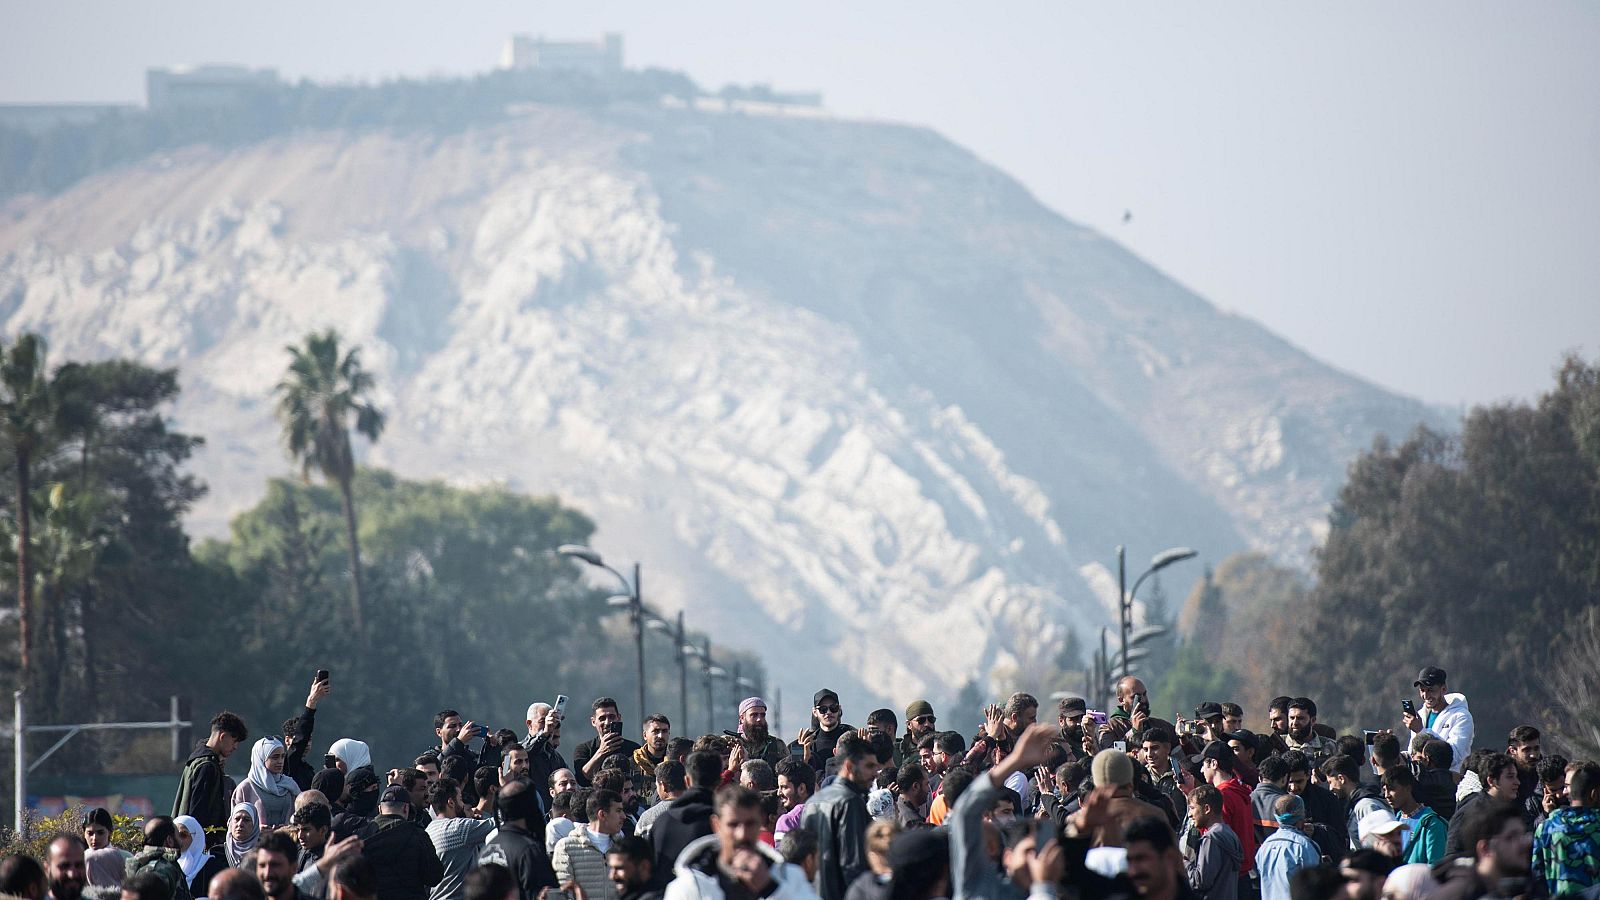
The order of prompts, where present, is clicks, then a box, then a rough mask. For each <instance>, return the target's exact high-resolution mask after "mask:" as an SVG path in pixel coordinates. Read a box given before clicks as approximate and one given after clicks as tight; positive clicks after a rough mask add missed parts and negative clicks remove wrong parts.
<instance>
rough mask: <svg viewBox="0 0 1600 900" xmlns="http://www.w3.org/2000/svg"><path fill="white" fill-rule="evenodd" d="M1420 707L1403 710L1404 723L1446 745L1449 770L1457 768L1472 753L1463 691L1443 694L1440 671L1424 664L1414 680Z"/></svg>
mask: <svg viewBox="0 0 1600 900" xmlns="http://www.w3.org/2000/svg"><path fill="white" fill-rule="evenodd" d="M1414 686H1415V687H1416V689H1417V696H1418V697H1420V698H1421V699H1422V709H1420V710H1417V711H1415V712H1408V713H1403V714H1402V715H1403V721H1404V722H1405V726H1406V727H1407V728H1409V729H1411V731H1412V732H1413V733H1416V734H1426V735H1431V736H1432V737H1436V738H1438V739H1439V740H1441V741H1444V742H1445V743H1446V744H1449V745H1450V751H1451V764H1450V767H1451V770H1452V771H1456V772H1459V771H1461V764H1462V763H1464V762H1466V759H1467V754H1469V753H1471V752H1472V713H1471V712H1470V711H1468V710H1467V698H1466V695H1465V694H1451V693H1447V688H1446V686H1445V673H1444V670H1443V669H1441V668H1439V667H1438V666H1428V667H1427V668H1426V669H1423V670H1422V671H1421V672H1419V673H1418V674H1417V680H1416V682H1414Z"/></svg>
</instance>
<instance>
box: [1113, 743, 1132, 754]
mask: <svg viewBox="0 0 1600 900" xmlns="http://www.w3.org/2000/svg"><path fill="white" fill-rule="evenodd" d="M1111 746H1113V747H1115V748H1117V749H1118V750H1121V751H1122V752H1123V753H1127V752H1128V742H1127V741H1112V742H1111Z"/></svg>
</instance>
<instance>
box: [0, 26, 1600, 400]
mask: <svg viewBox="0 0 1600 900" xmlns="http://www.w3.org/2000/svg"><path fill="white" fill-rule="evenodd" d="M1133 7H1135V5H1134V4H1106V3H1097V4H1067V3H1057V2H1050V3H1036V4H975V3H970V2H960V3H956V2H926V0H924V2H918V3H909V2H904V3H871V4H860V3H852V4H843V3H833V2H828V3H822V2H816V0H808V2H806V3H793V4H788V5H786V6H783V7H780V5H779V4H775V3H748V2H738V3H734V2H698V0H696V2H689V3H663V2H661V0H641V2H594V0H590V2H585V3H570V4H560V5H558V4H551V3H536V2H523V3H465V4H440V3H429V2H419V0H384V2H369V0H361V2H356V0H340V2H337V3H326V2H319V3H305V2H298V0H296V2H288V0H279V2H275V3H263V4H254V5H251V6H250V7H248V8H245V7H244V6H243V5H241V4H234V3H216V2H205V3H200V2H180V0H161V2H158V3H127V2H110V0H100V2H74V0H62V2H56V3H12V4H8V8H7V11H6V23H5V27H4V28H3V29H0V101H45V100H112V101H135V100H141V99H142V98H143V84H144V81H143V72H144V69H145V67H146V66H149V65H164V64H169V63H178V62H204V61H221V62H242V63H249V64H253V65H263V66H276V67H277V68H278V69H279V70H280V71H282V72H283V73H284V74H285V75H286V76H289V77H294V78H298V77H310V78H313V79H319V80H326V79H375V78H382V77H388V76H395V75H425V74H428V73H451V74H456V73H467V72H474V71H479V70H482V69H485V68H487V67H489V66H490V65H492V64H493V62H494V61H495V59H496V58H497V57H498V54H499V52H500V48H501V45H502V43H503V42H504V40H505V38H506V36H507V35H509V34H511V33H513V32H518V31H521V32H532V33H544V34H545V35H547V36H549V37H560V38H566V37H577V38H586V37H596V36H598V35H599V34H600V33H601V32H602V31H606V30H615V31H621V32H623V33H624V34H625V36H626V41H627V43H626V56H627V61H628V64H629V65H635V66H641V65H658V66H663V67H667V68H675V69H681V70H684V71H686V72H688V73H689V74H690V75H692V76H693V77H694V78H695V79H696V80H698V81H699V82H700V83H701V84H703V85H706V86H708V87H713V88H715V87H718V86H720V85H722V84H723V83H725V82H729V81H735V82H740V83H749V82H756V81H763V82H771V83H773V84H774V85H775V86H777V87H780V88H811V89H820V90H822V91H823V92H824V93H825V95H826V102H827V104H828V106H829V107H831V108H832V109H834V110H836V111H838V112H840V113H844V114H850V115H869V116H878V117H885V118H892V119H899V120H904V121H909V122H916V123H925V124H927V125H931V126H933V127H934V128H936V129H938V130H939V131H941V132H943V133H944V134H946V135H948V136H950V137H951V138H953V139H954V140H956V141H958V142H960V143H962V144H965V145H966V146H968V147H970V148H972V149H973V150H974V151H976V152H977V153H978V154H979V155H981V156H983V157H984V158H986V159H988V160H990V161H992V162H994V163H996V164H997V165H999V166H1000V167H1001V168H1003V169H1005V170H1006V171H1008V172H1009V173H1011V174H1012V175H1015V176H1016V177H1018V178H1019V179H1021V180H1022V182H1023V183H1024V184H1026V185H1027V186H1028V187H1029V188H1031V189H1032V190H1033V191H1034V193H1035V194H1036V195H1038V196H1039V197H1040V198H1041V199H1042V200H1043V201H1044V202H1045V203H1047V204H1048V205H1050V206H1051V207H1053V208H1054V209H1056V210H1059V211H1060V212H1062V213H1064V214H1065V215H1067V216H1069V217H1071V218H1073V219H1075V220H1077V221H1079V222H1083V223H1086V224H1089V225H1092V226H1094V227H1097V228H1099V229H1101V230H1103V231H1104V232H1106V233H1107V234H1109V235H1111V236H1112V237H1114V238H1116V239H1117V240H1119V241H1122V242H1123V243H1125V244H1127V245H1128V246H1129V247H1131V248H1133V249H1134V250H1135V251H1137V252H1138V253H1140V254H1141V255H1143V256H1144V257H1145V258H1147V259H1148V260H1150V261H1151V262H1152V263H1153V264H1155V265H1156V266H1158V267H1160V268H1161V269H1163V270H1165V271H1166V272H1168V273H1170V274H1171V275H1173V276H1175V277H1176V278H1178V279H1179V280H1181V281H1183V282H1184V283H1186V284H1188V285H1189V286H1191V287H1193V288H1194V289H1195V290H1197V291H1199V292H1200V293H1201V294H1202V295H1204V296H1205V297H1206V298H1208V299H1209V300H1211V301H1212V302H1214V303H1216V304H1217V305H1218V306H1220V307H1222V308H1224V309H1228V310H1233V311H1236V312H1239V313H1242V314H1244V315H1247V316H1250V317H1253V318H1255V319H1257V320H1259V321H1261V322H1263V323H1265V324H1266V325H1267V326H1268V327H1270V328H1272V329H1274V330H1276V331H1277V332H1278V333H1280V334H1282V335H1283V336H1285V337H1287V338H1288V339H1289V340H1291V341H1293V342H1295V343H1296V344H1298V345H1300V346H1301V347H1304V348H1305V349H1307V350H1309V351H1310V352H1312V353H1314V354H1316V355H1317V356H1319V357H1321V358H1322V359H1324V360H1327V361H1329V362H1331V363H1333V364H1334V365H1337V366H1340V367H1342V368H1344V369H1347V370H1349V371H1352V372H1355V373H1357V374H1359V375H1362V376H1365V377H1367V378H1369V379H1371V380H1373V381H1376V382H1378V383H1380V384H1383V385H1386V386H1388V387H1391V388H1395V389H1398V390H1401V391H1405V392H1408V393H1411V394H1415V395H1418V396H1420V397H1422V398H1424V399H1428V400H1433V401H1439V402H1443V403H1448V404H1460V403H1474V402H1483V401H1491V400H1496V399H1503V398H1507V397H1531V396H1532V395H1533V394H1535V393H1536V392H1537V391H1539V390H1540V389H1541V388H1543V387H1544V386H1545V385H1547V384H1548V383H1549V380H1550V370H1551V368H1552V366H1553V365H1554V364H1555V362H1556V360H1557V357H1558V356H1559V355H1560V354H1561V352H1562V351H1564V350H1568V349H1580V350H1583V351H1584V352H1586V353H1588V354H1590V355H1594V354H1596V353H1600V4H1597V3H1540V2H1530V3H1505V2H1488V3H1480V2H1457V0H1451V2H1447V3H1446V2H1407V3H1338V4H1308V3H1281V2H1273V3H1264V2H1263V3H1206V4H1172V5H1157V4H1138V5H1137V8H1133ZM1124 209H1127V210H1130V211H1131V212H1132V213H1133V219H1132V221H1131V222H1129V223H1127V224H1123V222H1122V217H1123V211H1124Z"/></svg>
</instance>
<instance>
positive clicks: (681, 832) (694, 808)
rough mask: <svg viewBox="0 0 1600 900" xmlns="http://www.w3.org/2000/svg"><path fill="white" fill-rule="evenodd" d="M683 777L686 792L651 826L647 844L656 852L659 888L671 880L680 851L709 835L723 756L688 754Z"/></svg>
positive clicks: (705, 753) (709, 753)
mask: <svg viewBox="0 0 1600 900" xmlns="http://www.w3.org/2000/svg"><path fill="white" fill-rule="evenodd" d="M683 775H684V781H685V782H686V783H687V784H688V786H689V787H688V789H687V790H685V791H684V792H683V796H681V797H679V798H678V799H676V800H674V801H672V805H671V806H668V807H667V809H666V812H663V813H662V814H661V815H660V816H657V817H656V821H655V824H654V825H652V826H650V842H651V843H652V844H654V845H655V848H656V862H655V885H656V887H658V888H664V887H666V885H667V882H669V881H671V880H672V873H673V867H674V866H676V865H677V864H678V855H679V854H681V853H682V852H683V848H685V847H687V846H689V845H690V844H692V843H694V842H695V841H696V840H699V839H700V838H703V837H705V836H706V835H708V834H710V833H711V813H712V795H713V793H714V792H715V791H716V789H717V785H718V784H719V783H721V781H722V756H721V755H720V754H717V753H713V752H711V751H709V750H701V751H700V752H698V753H691V754H689V762H688V765H687V766H685V767H684V773H683Z"/></svg>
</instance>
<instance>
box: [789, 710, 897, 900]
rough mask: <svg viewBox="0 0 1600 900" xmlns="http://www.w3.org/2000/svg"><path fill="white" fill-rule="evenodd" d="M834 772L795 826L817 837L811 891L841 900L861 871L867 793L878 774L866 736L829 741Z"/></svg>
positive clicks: (864, 856)
mask: <svg viewBox="0 0 1600 900" xmlns="http://www.w3.org/2000/svg"><path fill="white" fill-rule="evenodd" d="M833 755H834V756H835V757H836V758H837V759H838V760H839V777H838V778H836V779H834V781H833V783H832V784H830V785H828V786H827V787H825V788H823V789H822V790H820V791H817V795H816V796H815V797H812V798H811V802H810V803H807V804H806V811H805V815H803V816H801V817H800V827H801V828H806V829H809V830H811V831H812V832H814V833H815V834H816V836H817V845H818V857H817V879H816V888H817V896H819V897H821V898H822V900H843V898H844V894H845V891H846V890H848V889H849V887H850V885H851V884H852V883H853V882H854V881H855V880H856V877H857V876H859V875H860V874H861V873H862V872H865V871H866V870H867V824H868V823H869V822H871V821H872V817H871V816H870V815H868V814H867V792H868V791H869V790H871V789H872V781H873V779H875V778H877V777H878V768H879V764H878V757H877V754H875V753H873V751H872V746H871V745H870V744H868V743H867V741H866V739H865V738H863V737H862V736H861V735H859V734H856V733H853V732H852V733H850V734H846V735H845V736H844V737H842V738H840V739H839V742H838V743H837V744H836V745H835V746H834V751H833Z"/></svg>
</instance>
